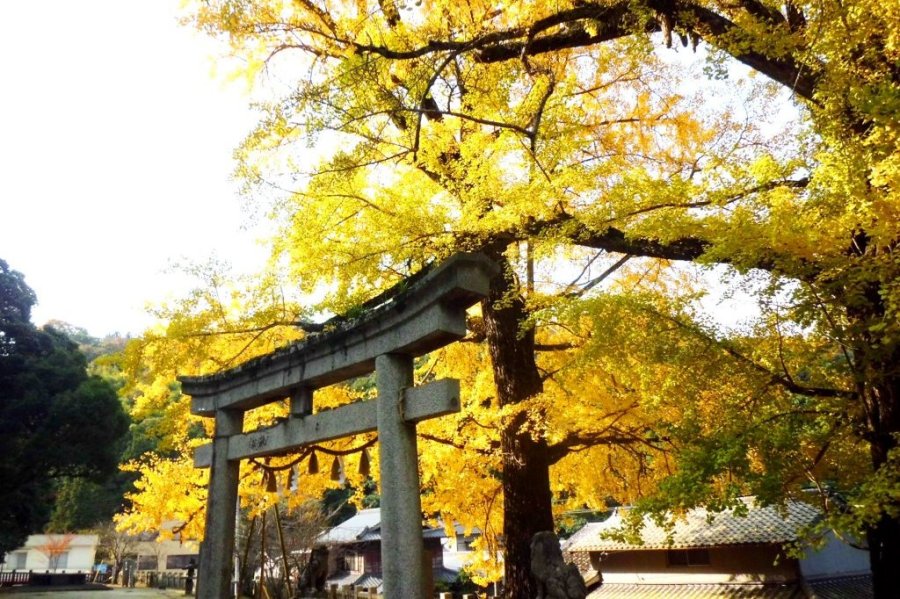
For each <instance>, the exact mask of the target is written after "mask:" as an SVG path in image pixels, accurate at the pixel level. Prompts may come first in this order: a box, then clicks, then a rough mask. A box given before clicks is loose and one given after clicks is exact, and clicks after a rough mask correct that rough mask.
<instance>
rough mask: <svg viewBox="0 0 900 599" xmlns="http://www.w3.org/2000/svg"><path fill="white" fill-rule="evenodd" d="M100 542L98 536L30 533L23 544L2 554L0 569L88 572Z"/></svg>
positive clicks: (92, 564)
mask: <svg viewBox="0 0 900 599" xmlns="http://www.w3.org/2000/svg"><path fill="white" fill-rule="evenodd" d="M99 542H100V539H99V537H98V536H97V535H70V534H50V535H30V536H29V537H28V540H27V541H25V545H24V546H22V547H20V548H18V549H16V550H14V551H10V552H9V553H7V554H6V555H5V556H3V557H4V559H3V561H4V563H3V565H2V568H3V570H4V571H10V570H18V571H29V570H31V571H34V572H47V571H49V572H58V573H77V572H90V571H91V568H92V567H93V566H94V558H95V557H96V554H97V545H98V543H99Z"/></svg>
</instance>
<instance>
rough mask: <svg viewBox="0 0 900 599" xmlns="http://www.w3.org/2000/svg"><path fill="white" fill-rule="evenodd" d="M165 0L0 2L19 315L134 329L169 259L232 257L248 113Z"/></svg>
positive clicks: (4, 212)
mask: <svg viewBox="0 0 900 599" xmlns="http://www.w3.org/2000/svg"><path fill="white" fill-rule="evenodd" d="M178 5H179V1H178V0H78V1H77V2H73V1H71V0H44V1H42V2H30V1H28V2H18V1H15V0H0V258H2V259H4V260H6V261H7V262H8V263H9V265H10V266H11V267H12V268H14V269H15V270H18V271H20V272H22V273H24V274H25V277H26V281H27V283H28V284H29V285H30V286H31V287H32V288H33V289H34V290H35V292H36V293H37V295H38V301H39V304H38V306H37V307H36V308H35V310H34V314H33V320H34V322H35V323H36V324H43V322H45V321H46V320H49V319H54V318H55V319H61V320H65V321H67V322H70V323H72V324H74V325H77V326H82V327H84V328H86V329H87V330H88V331H89V332H90V333H91V334H93V335H95V336H102V335H104V334H106V333H111V332H114V331H119V332H122V333H125V332H131V333H135V334H139V333H140V332H141V331H142V330H143V329H144V328H145V327H146V326H148V325H149V324H150V323H151V322H152V321H151V320H150V318H149V316H147V315H146V312H145V310H144V307H145V304H146V302H148V301H156V300H158V299H161V298H164V297H166V296H167V295H176V296H177V295H179V294H180V292H183V291H184V289H185V281H184V280H183V279H181V278H180V277H178V276H177V275H175V274H172V273H166V270H167V268H168V265H169V264H170V262H171V261H172V260H181V259H182V258H185V257H187V258H188V259H190V260H193V261H204V260H205V259H206V258H207V257H209V256H211V255H216V256H218V257H221V258H225V259H229V260H232V261H236V262H238V263H239V265H240V263H241V262H243V265H244V266H245V267H249V264H252V263H254V262H260V263H261V261H262V260H263V259H264V252H262V250H260V249H259V248H257V247H256V246H255V245H254V244H253V242H252V240H253V237H254V235H253V234H252V233H249V232H244V231H242V230H241V224H242V217H241V209H240V201H239V200H238V198H237V195H236V189H237V186H236V184H235V183H233V182H232V181H231V180H230V173H231V171H232V168H233V164H232V160H231V154H232V150H233V148H234V147H235V146H236V145H237V144H238V143H239V142H240V140H241V138H242V137H243V135H244V134H245V133H246V132H247V131H249V129H250V128H251V126H252V125H253V123H254V118H253V115H252V113H251V112H250V111H249V109H248V108H247V106H248V102H249V100H248V98H247V97H246V96H245V94H244V90H243V89H241V87H240V86H238V85H226V84H225V83H223V82H222V80H221V78H219V79H214V78H213V77H212V76H211V64H212V63H211V60H210V57H211V56H212V55H213V53H214V51H215V47H214V46H213V45H212V43H211V42H210V41H209V40H207V39H206V38H204V37H203V36H201V35H200V34H197V33H195V32H194V31H193V30H191V29H189V28H186V27H183V26H180V25H178V23H177V22H176V17H177V14H178Z"/></svg>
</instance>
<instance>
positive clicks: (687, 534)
mask: <svg viewBox="0 0 900 599" xmlns="http://www.w3.org/2000/svg"><path fill="white" fill-rule="evenodd" d="M741 501H743V502H744V504H745V505H746V506H747V508H748V512H747V515H746V516H737V515H735V514H734V513H733V511H732V510H726V511H724V512H709V511H707V510H706V509H704V508H696V509H693V510H690V511H688V512H687V514H685V516H684V517H683V518H678V519H677V520H676V521H675V525H674V528H673V529H672V530H671V531H667V530H665V529H664V528H663V527H660V526H658V525H657V524H655V523H654V522H653V521H652V520H650V518H645V520H644V528H643V530H642V531H641V539H642V541H643V544H635V543H624V542H618V541H614V540H612V539H609V538H606V537H607V535H608V534H609V533H611V532H613V531H616V530H617V529H619V528H620V527H621V526H622V524H623V519H622V514H621V513H620V512H619V511H618V510H617V511H616V512H614V513H613V515H612V516H610V517H609V518H608V519H607V520H605V521H603V522H592V523H589V524H587V525H585V526H584V528H582V529H581V530H579V531H578V532H576V533H575V534H574V535H572V536H571V537H570V538H569V540H567V541H566V542H565V543H564V544H563V551H569V552H576V551H628V550H640V549H670V548H681V549H683V548H689V547H715V546H718V545H746V544H768V543H785V542H788V541H793V540H795V539H797V537H798V531H799V530H800V529H801V528H803V527H804V526H807V525H809V524H811V523H813V522H814V521H815V520H817V519H818V518H819V516H820V514H819V512H818V510H816V509H815V508H814V507H812V506H811V505H809V504H806V503H802V502H799V501H790V502H788V503H787V505H786V506H784V508H781V507H779V506H766V507H761V506H758V505H756V504H755V501H754V500H753V498H744V499H742V500H741ZM670 535H671V539H670ZM670 540H671V542H670Z"/></svg>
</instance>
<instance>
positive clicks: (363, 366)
mask: <svg viewBox="0 0 900 599" xmlns="http://www.w3.org/2000/svg"><path fill="white" fill-rule="evenodd" d="M496 274H497V267H496V265H495V264H494V263H492V262H491V261H490V260H488V259H487V258H486V257H484V256H482V255H478V254H458V255H456V256H454V257H452V258H450V259H449V260H447V261H446V262H444V263H443V264H441V265H440V266H439V267H438V268H436V269H434V270H433V271H431V272H429V273H427V274H426V275H424V276H423V277H421V278H419V279H417V280H415V281H414V282H413V283H412V284H410V285H409V287H408V289H405V290H403V291H399V292H398V291H397V290H396V289H395V290H394V291H393V292H392V293H391V294H390V295H391V299H389V300H386V301H385V302H384V303H383V304H380V305H376V306H373V307H372V309H371V310H369V311H367V312H366V313H365V314H363V315H362V316H361V317H360V318H359V319H357V320H354V321H351V322H347V323H345V324H343V325H340V326H337V327H336V328H335V329H334V330H331V331H326V332H323V333H321V334H318V335H314V336H311V337H310V338H308V339H306V340H304V341H302V342H299V343H297V344H294V345H291V346H290V347H288V348H285V349H283V350H279V351H276V352H274V353H272V354H269V355H266V356H262V357H260V358H257V359H255V360H251V361H250V362H247V363H246V364H243V365H241V366H239V367H237V368H233V369H231V370H227V371H224V372H221V373H218V374H214V375H210V376H203V377H181V378H180V381H181V385H182V391H183V392H184V393H185V394H187V395H190V396H191V412H192V413H194V414H197V415H200V416H206V417H210V418H215V435H214V439H213V441H212V443H210V444H208V445H205V446H203V447H200V448H198V450H197V452H196V453H195V455H194V464H195V466H197V467H198V468H210V476H209V498H208V501H207V509H206V537H205V540H204V543H203V550H202V553H201V559H200V568H199V575H198V584H197V597H198V598H200V599H221V598H222V597H228V596H230V595H231V591H230V588H229V586H230V581H231V572H232V561H231V558H232V554H233V552H234V532H235V531H234V513H235V509H236V507H237V490H238V473H239V469H240V460H242V459H245V458H251V457H259V456H266V455H281V454H285V453H289V452H292V451H296V450H298V449H300V448H301V447H303V446H304V445H309V444H312V443H317V442H320V441H325V440H329V439H336V438H339V437H344V436H348V435H353V434H358V433H363V432H369V431H372V430H377V431H378V442H379V444H380V485H381V511H382V534H381V545H382V549H381V554H382V575H383V585H384V596H385V597H386V598H387V599H425V597H426V593H427V590H426V588H425V585H426V582H425V581H426V580H427V577H426V573H425V571H424V569H423V545H422V508H421V501H420V497H419V473H418V453H417V448H416V423H417V422H419V421H421V420H425V419H427V418H434V417H437V416H441V415H444V414H449V413H452V412H456V411H458V410H459V383H458V381H456V380H452V379H446V380H440V381H435V382H433V383H430V384H428V385H423V386H422V387H414V386H413V358H415V357H417V356H420V355H423V354H426V353H428V352H430V351H433V350H435V349H437V348H439V347H442V346H444V345H447V344H448V343H451V342H453V341H455V340H457V339H460V338H461V337H463V336H464V335H465V333H466V309H467V308H468V307H469V306H471V305H473V304H474V303H476V302H477V301H479V300H480V299H482V298H483V297H485V296H486V295H487V293H488V289H489V284H490V279H491V278H492V277H493V276H495V275H496ZM372 371H375V374H376V379H377V381H376V387H377V391H378V397H377V399H375V400H371V401H363V402H357V403H353V404H349V405H346V406H342V407H340V408H337V409H334V410H328V411H324V412H321V413H317V414H314V413H313V404H314V402H313V392H314V391H315V389H317V388H321V387H324V386H327V385H331V384H334V383H337V382H341V381H344V380H347V379H350V378H353V377H356V376H360V375H363V374H367V373H369V372H372ZM285 398H290V404H291V415H290V418H289V419H288V420H287V421H285V422H282V423H281V424H278V425H276V426H272V427H267V428H264V429H260V430H256V431H251V432H246V433H245V432H243V430H242V429H243V421H244V412H245V411H246V410H249V409H252V408H255V407H259V406H262V405H265V404H267V403H270V402H273V401H278V400H282V399H285Z"/></svg>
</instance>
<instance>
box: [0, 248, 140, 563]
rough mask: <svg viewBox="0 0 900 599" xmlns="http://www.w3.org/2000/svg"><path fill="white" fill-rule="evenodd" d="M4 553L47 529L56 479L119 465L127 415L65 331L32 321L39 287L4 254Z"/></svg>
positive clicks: (0, 521) (0, 334) (0, 465)
mask: <svg viewBox="0 0 900 599" xmlns="http://www.w3.org/2000/svg"><path fill="white" fill-rule="evenodd" d="M0 293H2V295H0V480H3V481H4V484H3V486H2V488H0V551H2V552H5V551H8V550H9V549H12V548H15V547H16V546H18V545H19V543H20V542H21V541H23V540H24V538H25V537H26V536H27V535H28V534H29V533H33V532H36V531H38V530H40V529H41V528H42V527H43V526H44V524H45V523H46V521H47V518H48V517H49V515H50V506H51V500H52V493H53V490H54V485H55V480H56V479H60V478H62V477H86V478H90V479H93V480H101V479H103V478H104V477H106V476H110V475H112V474H113V473H115V471H116V466H117V464H118V458H119V455H120V451H121V446H120V441H121V439H122V437H123V435H124V434H125V432H126V431H127V428H128V418H127V416H126V415H125V413H124V412H123V410H122V406H121V404H120V403H119V399H118V397H117V395H116V392H115V390H114V389H113V387H112V386H110V385H109V384H108V383H106V382H105V381H103V380H102V379H100V378H99V377H96V376H89V375H88V374H87V365H86V361H85V358H84V356H83V355H82V354H81V352H79V351H78V348H77V346H76V345H75V344H74V343H73V342H72V341H70V340H69V339H68V338H67V337H66V336H65V335H64V334H62V333H60V332H58V331H56V330H54V329H52V328H46V329H44V330H38V329H36V328H35V327H34V326H33V325H32V324H31V322H30V321H29V317H30V310H31V306H32V305H33V304H34V302H35V296H34V293H33V292H32V291H31V289H30V288H28V286H27V285H26V284H25V282H24V277H23V276H22V275H21V274H20V273H18V272H16V271H13V270H11V269H9V267H8V266H7V264H6V263H5V262H4V261H2V260H0Z"/></svg>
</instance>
